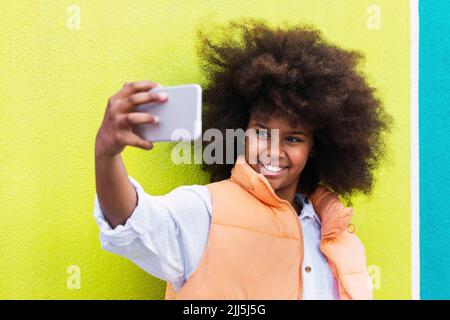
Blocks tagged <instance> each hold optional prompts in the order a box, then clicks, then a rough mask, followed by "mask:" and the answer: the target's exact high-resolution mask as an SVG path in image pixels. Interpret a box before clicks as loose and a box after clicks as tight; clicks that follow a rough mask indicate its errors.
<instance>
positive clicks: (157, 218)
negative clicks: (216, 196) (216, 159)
mask: <svg viewBox="0 0 450 320" xmlns="http://www.w3.org/2000/svg"><path fill="white" fill-rule="evenodd" d="M128 178H129V180H130V182H131V183H132V185H133V186H134V188H135V190H136V194H137V198H138V201H137V206H136V208H135V209H134V211H133V212H132V214H131V216H130V217H129V218H128V220H127V221H126V223H125V224H124V225H118V226H116V227H115V228H114V229H113V228H111V226H110V225H109V223H108V222H107V220H106V219H105V216H104V214H103V211H102V208H101V207H100V203H99V201H98V197H97V194H95V199H94V217H95V220H96V222H97V225H98V227H99V229H100V243H101V247H102V248H103V249H105V250H107V251H110V252H112V253H115V254H118V255H120V256H123V257H125V258H128V259H130V260H131V261H133V262H134V263H135V264H136V265H138V266H139V267H141V268H142V269H143V270H145V271H146V272H148V273H150V274H151V275H153V276H155V277H157V278H159V279H162V280H165V281H169V282H170V283H171V284H172V285H173V287H174V288H175V289H176V290H178V289H179V288H181V286H182V285H183V284H184V282H185V281H186V279H187V278H188V277H189V276H190V275H191V274H192V273H193V271H194V270H195V267H196V266H197V265H198V263H199V262H200V259H201V256H202V255H203V251H204V248H205V246H206V241H207V237H208V233H209V227H210V221H211V196H210V193H209V190H208V188H207V187H206V186H202V185H189V186H181V187H178V188H175V189H173V190H172V191H171V192H169V193H167V194H165V195H161V196H153V195H149V194H147V193H146V192H145V191H144V189H143V188H142V186H141V185H140V184H139V183H138V182H137V181H136V180H135V179H134V178H132V177H128Z"/></svg>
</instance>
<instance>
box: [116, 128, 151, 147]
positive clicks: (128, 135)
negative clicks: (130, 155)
mask: <svg viewBox="0 0 450 320" xmlns="http://www.w3.org/2000/svg"><path fill="white" fill-rule="evenodd" d="M120 142H121V143H122V144H125V145H129V146H133V147H136V148H141V149H144V150H150V149H152V148H153V143H152V142H151V141H147V140H144V139H141V138H140V137H139V136H138V135H136V134H135V133H133V132H131V131H126V132H124V133H123V134H122V135H121V141H120Z"/></svg>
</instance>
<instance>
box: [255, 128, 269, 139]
mask: <svg viewBox="0 0 450 320" xmlns="http://www.w3.org/2000/svg"><path fill="white" fill-rule="evenodd" d="M256 134H257V135H258V136H259V137H261V138H268V137H269V132H268V130H260V129H256Z"/></svg>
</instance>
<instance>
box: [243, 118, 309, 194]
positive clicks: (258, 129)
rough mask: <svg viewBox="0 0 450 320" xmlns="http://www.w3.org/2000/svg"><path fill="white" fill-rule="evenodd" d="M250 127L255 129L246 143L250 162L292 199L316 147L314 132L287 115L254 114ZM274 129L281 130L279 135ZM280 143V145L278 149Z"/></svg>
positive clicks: (276, 191)
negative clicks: (284, 117) (264, 116)
mask: <svg viewBox="0 0 450 320" xmlns="http://www.w3.org/2000/svg"><path fill="white" fill-rule="evenodd" d="M247 129H254V136H253V137H252V133H251V134H250V136H249V137H248V138H247V140H246V144H245V156H246V160H247V162H248V163H249V165H250V166H251V167H252V168H253V169H254V170H255V171H256V172H258V173H261V174H263V175H264V176H265V177H266V178H267V180H268V181H269V183H270V185H271V186H272V188H273V189H274V190H275V193H276V194H277V195H278V196H279V197H280V198H282V199H286V200H288V201H290V202H292V201H293V198H294V195H295V193H296V190H297V184H298V180H299V178H300V174H301V172H302V171H303V168H304V167H305V165H306V162H307V160H308V156H309V155H310V152H311V150H312V147H313V142H314V138H313V133H312V131H311V130H307V129H306V128H305V127H303V126H300V125H298V126H295V127H292V126H291V125H290V124H289V122H288V121H287V120H285V119H283V118H279V117H270V118H268V119H267V120H262V118H257V117H254V116H252V117H251V118H250V120H249V122H248V124H247ZM271 129H278V137H276V134H271ZM249 132H253V130H250V131H249ZM272 133H274V132H273V131H272ZM276 142H278V147H275V148H274V147H273V146H274V145H275V143H276ZM253 159H254V160H256V161H253Z"/></svg>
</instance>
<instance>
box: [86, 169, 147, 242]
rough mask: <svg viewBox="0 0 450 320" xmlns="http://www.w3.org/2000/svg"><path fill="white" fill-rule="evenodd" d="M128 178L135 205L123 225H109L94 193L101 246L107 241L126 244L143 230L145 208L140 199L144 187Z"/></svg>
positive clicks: (142, 195)
mask: <svg viewBox="0 0 450 320" xmlns="http://www.w3.org/2000/svg"><path fill="white" fill-rule="evenodd" d="M128 179H129V180H130V182H131V184H132V185H133V187H134V189H135V191H136V195H137V206H136V208H134V210H133V212H132V213H131V216H130V217H129V218H128V219H127V221H126V222H125V224H124V225H118V226H116V227H115V228H112V227H111V225H110V224H109V223H108V221H107V220H106V218H105V215H104V213H103V210H102V208H101V206H100V202H99V201H98V196H97V194H95V199H94V218H95V221H96V222H97V225H98V227H99V229H100V240H101V244H102V247H104V246H106V245H107V244H108V243H112V244H114V245H116V246H126V245H128V244H130V243H131V242H132V241H133V240H134V239H136V238H137V237H139V235H141V234H142V233H143V232H144V230H143V229H142V228H141V227H140V226H142V225H143V224H144V219H145V210H144V206H143V201H142V200H143V199H144V189H143V188H142V186H141V185H140V184H139V183H138V182H137V181H136V180H135V179H134V178H132V177H130V176H128Z"/></svg>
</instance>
